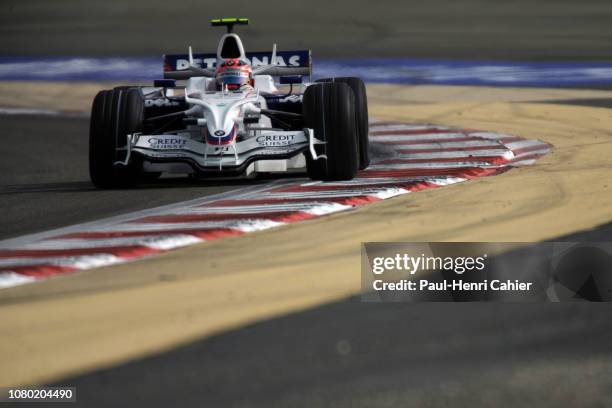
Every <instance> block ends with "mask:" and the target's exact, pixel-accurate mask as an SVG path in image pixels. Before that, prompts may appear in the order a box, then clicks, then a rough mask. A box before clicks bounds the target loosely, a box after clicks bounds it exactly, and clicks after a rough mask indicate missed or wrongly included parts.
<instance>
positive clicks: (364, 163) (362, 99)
mask: <svg viewBox="0 0 612 408" xmlns="http://www.w3.org/2000/svg"><path fill="white" fill-rule="evenodd" d="M317 82H341V83H345V84H347V85H348V86H349V87H350V88H351V90H352V91H353V93H354V94H355V104H356V105H355V116H356V120H357V135H358V137H359V170H364V169H366V168H367V167H368V166H369V165H370V150H369V147H370V141H369V133H370V124H369V116H368V96H367V94H366V88H365V84H364V83H363V81H362V80H361V78H356V77H342V78H325V79H319V80H318V81H317Z"/></svg>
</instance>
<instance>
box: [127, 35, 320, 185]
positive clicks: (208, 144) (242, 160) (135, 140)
mask: <svg viewBox="0 0 612 408" xmlns="http://www.w3.org/2000/svg"><path fill="white" fill-rule="evenodd" d="M230 37H231V38H230ZM228 38H230V39H231V40H232V41H236V42H237V44H238V47H239V50H240V53H241V55H242V56H244V48H243V46H242V42H241V41H240V38H239V37H238V36H237V35H236V34H226V35H224V36H223V37H222V38H221V41H220V43H219V47H218V50H217V63H220V62H221V61H222V58H221V52H222V45H223V43H224V41H226V40H227V39H228ZM275 55H276V46H274V51H273V53H272V58H271V59H272V61H271V64H270V65H264V66H259V67H257V68H254V69H253V72H254V77H253V80H254V81H253V82H254V83H253V87H247V89H243V90H240V91H228V90H227V89H222V90H219V89H218V84H217V82H216V80H215V79H214V78H211V76H212V75H211V74H212V72H211V70H207V69H203V68H200V67H198V66H196V65H195V64H193V56H192V52H191V47H190V48H189V58H190V63H191V68H192V70H193V72H194V73H195V76H191V77H190V78H188V79H187V80H186V83H185V86H184V88H168V89H165V90H164V92H165V95H164V97H167V98H175V97H184V101H185V102H186V103H187V105H188V107H189V109H188V110H187V111H185V116H186V118H187V119H190V121H189V123H190V124H189V125H187V126H185V129H183V130H179V131H170V132H166V133H162V134H155V135H147V134H140V133H136V134H131V135H128V144H127V147H126V148H127V151H128V154H127V157H126V160H125V163H122V164H127V162H128V161H129V159H130V156H131V155H132V154H134V153H138V154H139V155H141V156H142V157H143V159H144V161H143V169H144V170H145V171H152V172H179V173H196V172H206V171H211V172H213V171H214V172H224V171H228V172H229V171H231V170H236V172H238V173H243V174H246V175H249V174H251V173H253V172H274V171H287V170H289V169H303V168H304V167H305V166H306V161H305V156H304V154H312V155H313V158H315V159H316V158H317V155H316V153H315V150H314V144H316V143H321V142H319V141H318V140H316V139H315V138H314V134H313V131H312V129H303V130H297V131H295V130H294V131H287V130H283V129H278V128H273V127H272V121H271V120H270V118H269V117H267V116H266V115H265V114H262V109H263V110H266V109H267V108H268V106H267V102H266V98H264V97H263V96H262V93H265V94H267V95H271V94H273V95H282V93H281V92H280V91H279V90H278V89H277V87H276V85H275V83H274V80H273V77H272V76H271V75H267V74H265V73H266V72H271V73H274V72H276V71H275V69H277V66H276V61H275V59H276V57H275ZM258 72H260V73H261V74H257V73H258ZM198 73H201V74H202V76H197V74H198ZM301 86H302V90H301V91H302V92H303V90H304V89H305V87H306V86H308V84H301ZM148 91H150V92H160V89H159V88H150V89H148V90H147V88H143V93H144V94H145V97H146V93H147V92H148ZM287 96H293V97H298V98H301V96H300V95H297V94H291V95H287ZM245 118H248V121H246V122H245ZM194 167H195V168H194Z"/></svg>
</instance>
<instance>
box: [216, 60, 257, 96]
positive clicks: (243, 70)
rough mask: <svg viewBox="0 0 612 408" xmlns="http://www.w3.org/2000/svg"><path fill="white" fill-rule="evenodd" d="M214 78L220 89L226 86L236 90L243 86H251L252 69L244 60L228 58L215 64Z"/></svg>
mask: <svg viewBox="0 0 612 408" xmlns="http://www.w3.org/2000/svg"><path fill="white" fill-rule="evenodd" d="M215 78H216V79H217V84H218V85H219V87H221V89H224V88H225V87H226V86H227V89H229V90H230V91H236V90H239V89H241V88H242V87H244V86H252V84H253V71H252V70H251V67H250V66H249V64H247V63H246V62H244V61H241V60H240V59H238V58H228V59H224V60H223V61H222V62H221V63H220V64H219V65H218V66H217V70H216V73H215Z"/></svg>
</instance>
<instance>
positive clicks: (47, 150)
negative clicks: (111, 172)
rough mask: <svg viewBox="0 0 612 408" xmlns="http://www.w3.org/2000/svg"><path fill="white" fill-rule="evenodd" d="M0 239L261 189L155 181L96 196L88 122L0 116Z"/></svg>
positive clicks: (248, 183) (219, 183) (231, 182)
mask: <svg viewBox="0 0 612 408" xmlns="http://www.w3.org/2000/svg"><path fill="white" fill-rule="evenodd" d="M0 126H1V127H2V129H3V130H2V140H3V142H2V144H1V145H0V157H2V160H1V161H0V212H1V213H2V216H1V217H0V239H5V238H10V237H15V236H20V235H24V234H29V233H35V232H41V231H45V230H48V229H53V228H58V227H62V226H67V225H72V224H76V223H80V222H86V221H93V220H97V219H100V218H103V217H110V216H114V215H119V214H124V213H126V212H132V211H137V210H144V209H148V208H153V207H157V206H161V205H165V204H171V203H174V202H179V201H184V200H189V199H192V198H198V197H204V196H208V195H212V194H219V193H223V192H226V191H230V190H234V189H238V188H244V187H249V186H253V185H255V184H258V183H265V182H266V180H265V179H260V180H224V181H201V180H199V181H198V180H190V179H187V178H185V177H180V178H174V179H161V180H158V181H155V182H149V183H147V184H142V185H140V186H139V187H137V188H134V189H125V190H121V189H120V190H98V189H96V188H95V187H94V186H93V184H91V182H90V180H89V168H88V161H87V160H88V158H87V157H88V156H87V154H88V153H87V152H88V144H89V140H88V135H89V119H86V118H61V117H46V116H21V115H18V116H6V115H5V116H0Z"/></svg>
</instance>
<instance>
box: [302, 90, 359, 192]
mask: <svg viewBox="0 0 612 408" xmlns="http://www.w3.org/2000/svg"><path fill="white" fill-rule="evenodd" d="M303 116H304V126H305V127H306V128H311V129H313V130H314V136H315V138H317V139H319V140H321V141H324V142H325V145H315V148H316V150H317V153H318V154H323V153H325V154H326V155H327V159H324V158H320V159H318V160H313V159H312V157H311V155H310V154H308V153H307V154H306V166H307V170H308V176H309V177H310V178H312V179H314V180H326V181H335V180H351V179H353V178H354V177H355V175H356V174H357V169H358V167H359V156H358V140H357V130H356V126H355V125H356V119H355V96H354V94H353V91H352V90H351V88H350V87H349V86H348V85H347V84H344V83H318V84H314V85H311V86H309V87H308V88H306V92H305V93H304V98H303Z"/></svg>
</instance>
